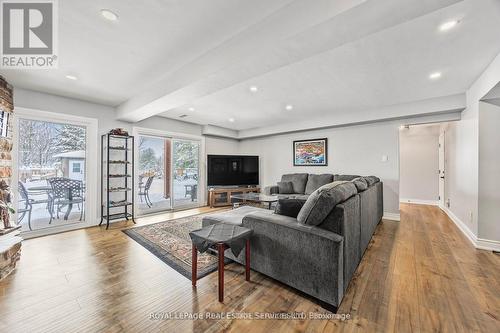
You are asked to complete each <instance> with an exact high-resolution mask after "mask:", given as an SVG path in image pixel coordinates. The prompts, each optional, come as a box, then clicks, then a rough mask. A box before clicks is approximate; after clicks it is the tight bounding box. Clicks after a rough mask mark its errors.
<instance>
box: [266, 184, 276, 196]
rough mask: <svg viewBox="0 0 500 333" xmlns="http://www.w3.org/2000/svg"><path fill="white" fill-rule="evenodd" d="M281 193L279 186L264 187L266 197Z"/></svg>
mask: <svg viewBox="0 0 500 333" xmlns="http://www.w3.org/2000/svg"><path fill="white" fill-rule="evenodd" d="M279 192H280V188H279V187H278V185H273V186H266V187H264V194H266V195H273V194H278V193H279Z"/></svg>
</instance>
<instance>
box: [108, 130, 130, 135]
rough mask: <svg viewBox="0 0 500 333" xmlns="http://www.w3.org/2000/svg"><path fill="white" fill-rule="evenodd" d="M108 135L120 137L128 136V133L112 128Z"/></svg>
mask: <svg viewBox="0 0 500 333" xmlns="http://www.w3.org/2000/svg"><path fill="white" fill-rule="evenodd" d="M109 134H112V135H120V136H128V132H127V131H126V130H125V129H123V128H114V129H112V130H111V131H109Z"/></svg>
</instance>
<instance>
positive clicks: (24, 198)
mask: <svg viewBox="0 0 500 333" xmlns="http://www.w3.org/2000/svg"><path fill="white" fill-rule="evenodd" d="M18 187H19V194H20V200H19V202H20V203H21V202H23V203H24V207H19V208H18V209H17V212H18V214H19V215H18V221H19V223H21V221H22V220H23V219H24V217H25V216H26V214H28V227H29V229H30V230H33V229H32V228H31V213H32V210H33V205H37V204H46V205H47V210H48V211H49V214H50V221H49V224H50V223H51V222H52V218H53V211H52V207H53V206H52V196H51V194H50V193H47V199H42V200H34V199H30V197H29V194H28V191H27V190H26V187H25V186H24V184H23V183H22V182H18Z"/></svg>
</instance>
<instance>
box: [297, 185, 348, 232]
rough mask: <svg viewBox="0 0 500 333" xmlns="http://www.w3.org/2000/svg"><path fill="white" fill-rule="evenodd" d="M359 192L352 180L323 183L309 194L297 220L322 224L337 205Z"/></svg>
mask: <svg viewBox="0 0 500 333" xmlns="http://www.w3.org/2000/svg"><path fill="white" fill-rule="evenodd" d="M357 193H358V191H357V190H356V186H355V185H354V184H353V183H352V182H350V181H349V182H348V181H343V182H333V183H330V184H326V185H323V186H321V187H320V188H319V189H317V190H316V191H314V192H313V193H312V194H311V195H310V196H309V198H308V199H307V201H306V203H305V204H304V206H303V207H302V209H301V210H300V212H299V214H298V215H297V220H298V221H299V222H300V223H302V224H308V225H318V224H321V223H322V222H323V221H324V219H325V218H326V217H327V216H328V214H330V212H331V211H332V210H333V208H334V207H335V206H336V205H338V204H339V203H341V202H344V201H346V200H347V199H349V198H350V197H352V196H354V195H356V194H357Z"/></svg>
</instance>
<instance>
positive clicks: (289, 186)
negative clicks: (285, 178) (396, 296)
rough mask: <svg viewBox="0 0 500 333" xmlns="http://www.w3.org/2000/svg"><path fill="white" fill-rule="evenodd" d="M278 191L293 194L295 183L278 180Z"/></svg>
mask: <svg viewBox="0 0 500 333" xmlns="http://www.w3.org/2000/svg"><path fill="white" fill-rule="evenodd" d="M278 189H279V190H278V193H279V194H292V193H294V192H293V183H292V182H278Z"/></svg>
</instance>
